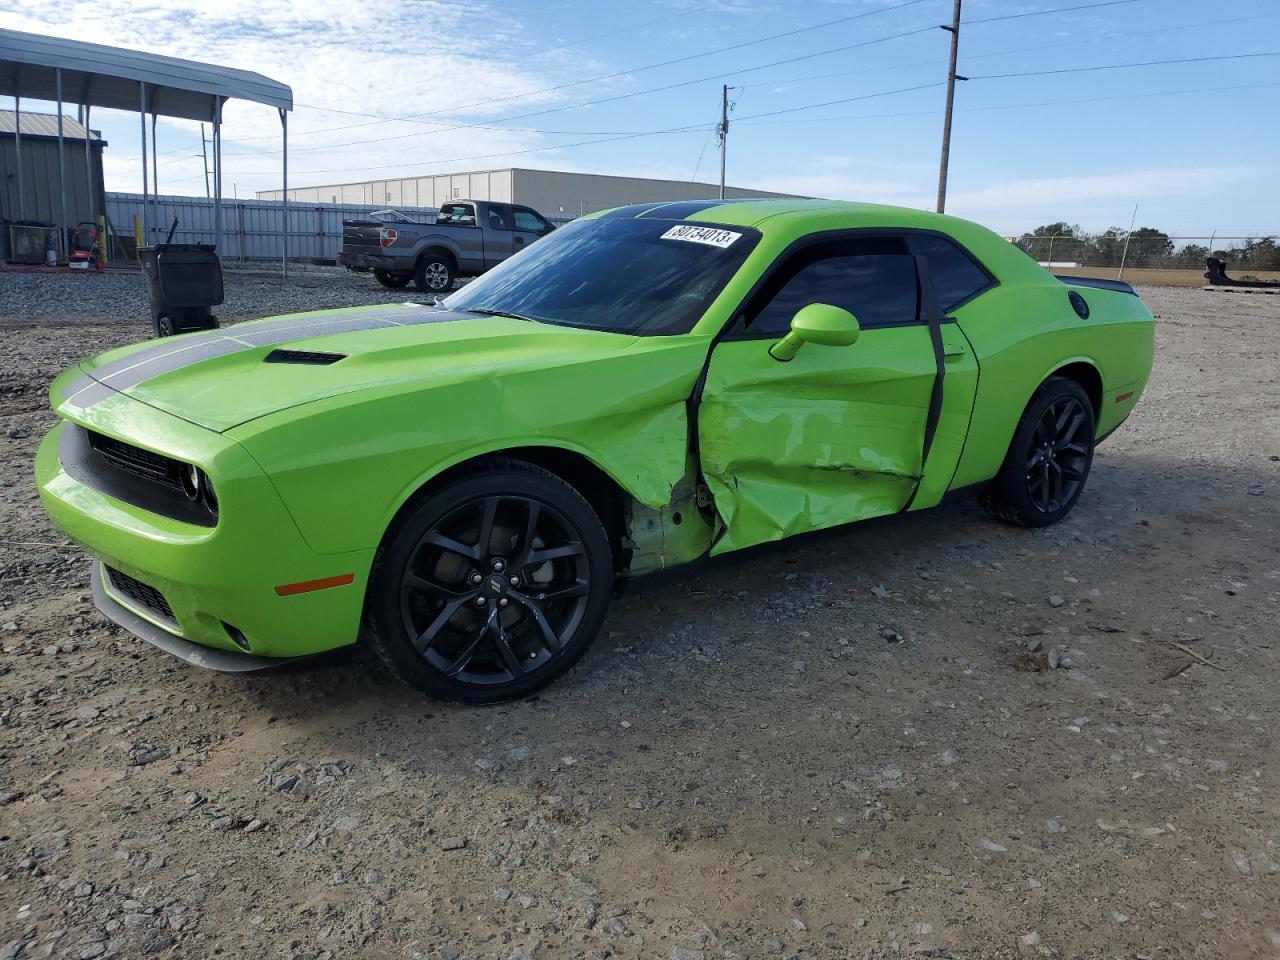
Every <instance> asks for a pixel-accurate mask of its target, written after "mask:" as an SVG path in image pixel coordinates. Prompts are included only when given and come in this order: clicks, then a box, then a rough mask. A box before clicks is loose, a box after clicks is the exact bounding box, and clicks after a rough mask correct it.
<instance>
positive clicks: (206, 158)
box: [200, 123, 210, 200]
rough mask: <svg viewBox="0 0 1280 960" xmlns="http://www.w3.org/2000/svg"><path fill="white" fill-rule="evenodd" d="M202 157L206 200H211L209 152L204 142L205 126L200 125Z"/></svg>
mask: <svg viewBox="0 0 1280 960" xmlns="http://www.w3.org/2000/svg"><path fill="white" fill-rule="evenodd" d="M200 155H201V156H202V157H204V198H205V199H206V200H208V199H209V197H210V193H209V150H208V148H207V147H206V146H205V142H204V124H203V123H202V124H200Z"/></svg>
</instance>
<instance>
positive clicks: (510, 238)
mask: <svg viewBox="0 0 1280 960" xmlns="http://www.w3.org/2000/svg"><path fill="white" fill-rule="evenodd" d="M485 217H486V220H485V224H484V226H485V230H484V261H485V264H484V265H485V268H486V269H488V268H490V267H493V266H496V265H497V264H499V263H501V262H502V261H503V260H505V259H507V257H509V256H511V254H513V253H515V251H516V250H517V247H516V245H515V236H516V235H515V233H514V232H513V231H512V229H511V222H510V221H509V220H508V219H507V211H506V209H505V208H504V207H503V206H502V205H501V204H497V203H489V204H485Z"/></svg>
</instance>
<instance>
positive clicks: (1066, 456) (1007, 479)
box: [981, 377, 1096, 527]
mask: <svg viewBox="0 0 1280 960" xmlns="http://www.w3.org/2000/svg"><path fill="white" fill-rule="evenodd" d="M1095 432H1096V419H1095V413H1094V409H1093V403H1092V402H1091V401H1090V399H1089V396H1088V394H1086V393H1085V392H1084V388H1083V387H1081V386H1080V384H1078V383H1076V381H1074V380H1069V379H1067V378H1065V377H1050V378H1049V379H1048V380H1046V381H1045V382H1044V383H1043V384H1041V386H1040V389H1039V390H1037V391H1036V394H1035V396H1033V397H1032V398H1031V402H1030V403H1028V404H1027V409H1026V411H1025V412H1024V413H1023V415H1022V419H1021V420H1020V421H1019V422H1018V427H1017V429H1016V430H1015V431H1014V434H1013V441H1012V443H1010V445H1009V452H1008V454H1007V455H1006V457H1005V461H1004V465H1003V466H1002V467H1001V468H1000V473H999V474H997V475H996V478H995V479H994V480H992V481H991V484H990V485H989V486H988V487H987V489H986V490H985V491H984V492H983V494H982V497H981V501H982V505H983V506H984V507H986V509H987V510H988V512H990V513H991V514H992V515H993V516H995V517H996V518H997V519H1000V520H1003V521H1005V522H1006V523H1012V524H1016V525H1018V526H1022V527H1045V526H1048V525H1049V524H1051V523H1057V522H1058V521H1059V520H1061V519H1062V518H1063V517H1065V516H1066V515H1067V514H1068V513H1070V512H1071V509H1072V507H1074V506H1075V505H1076V502H1077V501H1078V500H1079V499H1080V495H1081V493H1082V492H1083V491H1084V487H1085V483H1086V482H1087V481H1088V479H1089V470H1090V468H1091V467H1092V466H1093V450H1094V444H1095V440H1094V434H1095Z"/></svg>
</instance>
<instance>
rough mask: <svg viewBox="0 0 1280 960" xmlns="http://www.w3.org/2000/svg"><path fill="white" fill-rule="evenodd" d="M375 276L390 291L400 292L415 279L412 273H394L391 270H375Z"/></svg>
mask: <svg viewBox="0 0 1280 960" xmlns="http://www.w3.org/2000/svg"><path fill="white" fill-rule="evenodd" d="M373 275H374V277H376V278H377V280H378V282H379V283H380V284H382V285H383V286H384V287H386V288H387V289H388V290H399V289H400V288H401V287H406V286H408V285H409V281H410V280H412V279H413V274H411V273H392V272H391V271H390V270H375V271H373Z"/></svg>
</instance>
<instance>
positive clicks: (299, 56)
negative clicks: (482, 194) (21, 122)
mask: <svg viewBox="0 0 1280 960" xmlns="http://www.w3.org/2000/svg"><path fill="white" fill-rule="evenodd" d="M478 23H479V24H483V25H484V29H483V30H477V29H476V25H477V24H478ZM0 26H4V27H7V28H10V29H15V30H25V31H28V32H32V33H42V34H46V35H53V36H62V37H68V38H71V39H79V40H92V41H94V42H97V43H105V44H110V45H117V46H123V47H131V48H134V49H143V50H146V51H149V52H153V53H160V54H165V55H169V56H176V57H184V58H189V59H193V60H201V61H205V62H210V63H218V64H225V65H227V66H232V67H237V68H240V69H245V70H253V71H256V72H258V73H262V74H265V75H266V76H269V77H271V78H272V79H276V80H280V81H282V82H284V83H287V84H289V85H290V86H291V87H292V88H293V92H294V99H295V104H296V109H295V112H294V113H293V114H291V116H290V118H289V134H290V167H291V168H292V171H294V172H293V174H292V175H291V180H292V181H293V182H295V183H299V184H301V183H307V182H339V181H343V180H359V179H364V178H365V177H366V176H370V175H372V176H378V175H379V173H377V172H376V171H371V172H369V173H366V172H365V168H378V167H382V168H386V167H388V166H391V165H394V164H406V163H416V164H424V163H426V162H427V161H432V160H435V159H440V160H449V159H451V158H453V157H458V156H473V155H477V154H486V153H499V152H503V151H507V150H512V149H520V148H523V147H528V146H536V145H539V144H541V143H542V142H543V141H542V138H540V137H539V136H537V135H535V134H529V133H520V132H508V131H501V130H484V129H459V130H444V129H442V127H440V126H435V125H430V124H424V123H412V122H402V121H391V122H387V121H377V120H371V119H369V118H367V117H360V116H350V115H348V114H343V113H336V112H328V111H325V110H319V109H314V108H317V107H320V108H336V109H339V110H347V111H357V112H368V113H374V114H380V115H387V114H392V115H408V114H421V113H435V112H437V111H446V110H452V109H454V108H456V107H458V106H466V105H469V104H475V103H476V101H482V100H496V99H499V98H515V99H510V100H505V101H503V102H498V103H487V104H477V105H475V106H468V107H467V109H466V111H465V116H466V118H467V120H468V121H469V122H483V121H484V118H485V117H497V116H505V115H508V114H511V113H520V112H523V111H525V110H533V109H536V108H537V107H538V106H540V105H546V104H553V103H558V102H560V101H561V100H562V99H563V98H564V97H565V94H564V93H562V92H557V91H551V92H547V93H542V94H535V95H532V96H518V95H522V94H526V93H528V92H529V91H535V90H539V89H542V88H545V87H548V86H554V85H556V83H557V82H560V81H561V79H562V76H561V74H560V67H561V65H562V64H563V66H564V69H566V70H567V69H570V67H569V65H568V62H567V61H565V60H562V59H561V58H558V57H554V56H551V57H547V58H545V59H542V60H541V65H540V66H536V67H531V66H528V65H527V64H526V63H525V62H524V61H526V60H527V61H533V60H534V59H535V58H531V57H530V58H521V57H516V56H512V55H510V51H511V50H512V49H513V48H514V47H517V46H519V45H520V44H522V43H524V42H525V34H526V31H525V30H524V27H523V25H522V24H521V22H520V20H519V19H518V17H516V16H513V15H512V14H511V12H510V11H509V10H506V9H503V10H501V11H500V10H498V9H497V8H495V7H493V6H492V5H490V4H489V3H486V2H484V0H480V2H461V0H398V2H395V3H392V4H389V5H386V6H383V7H379V8H377V9H376V10H364V9H362V8H356V7H353V6H352V5H351V3H350V2H349V0H294V2H280V0H95V2H93V3H72V4H51V3H48V2H46V0H11V2H10V3H9V4H8V5H7V6H6V9H5V10H4V11H3V12H0ZM594 66H596V65H595V64H593V63H591V61H590V60H585V65H584V58H582V57H579V58H578V59H577V60H576V61H574V63H573V66H572V69H573V70H574V71H575V76H581V71H583V70H584V69H585V70H590V69H592V68H593V67H594ZM461 116H463V115H461V114H456V113H455V114H450V113H443V112H442V113H438V114H435V115H433V116H431V117H429V118H426V119H430V120H433V121H439V122H440V123H441V124H447V123H448V122H449V121H450V120H453V119H455V118H459V117H461ZM105 117H107V118H109V117H110V114H106V115H105ZM224 117H225V127H224V133H225V136H226V153H225V169H226V173H225V175H224V182H226V183H227V185H228V192H229V191H230V183H231V181H232V180H233V179H238V180H239V182H240V192H241V195H242V196H243V195H245V194H246V193H249V192H251V191H252V190H254V189H264V188H269V187H274V186H278V183H279V176H278V174H277V173H275V172H274V171H275V170H277V169H278V167H279V165H280V156H279V151H280V124H279V120H278V118H277V116H276V114H275V111H274V110H272V109H270V108H266V107H263V106H260V105H256V104H249V103H244V102H238V101H231V102H230V103H228V105H227V107H226V110H225V113H224ZM98 119H99V115H98V113H96V112H95V120H98ZM160 124H161V129H160V136H159V144H160V151H161V153H162V157H161V164H162V166H161V168H160V174H161V188H162V189H164V185H165V183H166V182H168V183H171V184H175V187H174V189H178V187H177V186H176V185H177V184H180V183H181V184H183V185H184V186H183V189H185V190H186V191H190V192H196V190H197V189H199V190H202V189H203V184H202V183H200V182H199V181H200V180H202V178H203V174H202V163H201V161H200V160H199V159H197V158H195V157H193V156H192V154H195V155H198V153H199V139H198V132H197V130H198V125H197V124H195V123H190V122H187V121H181V120H166V119H164V118H162V119H161V121H160ZM97 125H98V124H97V123H95V126H97ZM118 129H126V134H125V136H123V137H116V138H115V142H113V143H112V144H111V147H110V148H109V150H108V156H109V160H108V167H107V175H108V189H137V188H138V187H137V184H138V182H139V180H140V171H139V169H138V150H137V146H136V143H137V141H136V139H132V138H130V137H129V136H128V134H129V133H131V132H132V131H133V130H136V129H137V127H136V120H135V121H134V126H133V127H132V128H125V127H124V124H123V121H121V122H120V124H119V127H118ZM193 134H194V135H195V139H194V149H192V148H190V147H186V146H183V147H181V149H177V148H178V147H179V146H180V145H182V144H184V143H185V144H190V143H191V138H192V135H193ZM406 135H409V136H406ZM379 138H393V139H389V140H385V141H384V142H382V143H362V144H352V145H350V146H332V147H325V148H324V149H322V150H317V149H309V148H312V147H314V145H316V144H321V143H327V144H332V143H339V144H341V143H348V142H351V141H368V140H376V139H379ZM109 139H111V138H109ZM184 154H185V155H184ZM246 154H247V155H246ZM440 169H441V168H440V167H433V166H420V167H418V168H417V169H415V170H411V171H410V172H420V173H431V172H439V171H440ZM310 170H316V171H319V170H324V171H326V172H325V173H315V174H312V173H308V172H306V171H310ZM329 171H332V172H329ZM184 178H185V179H184Z"/></svg>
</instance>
